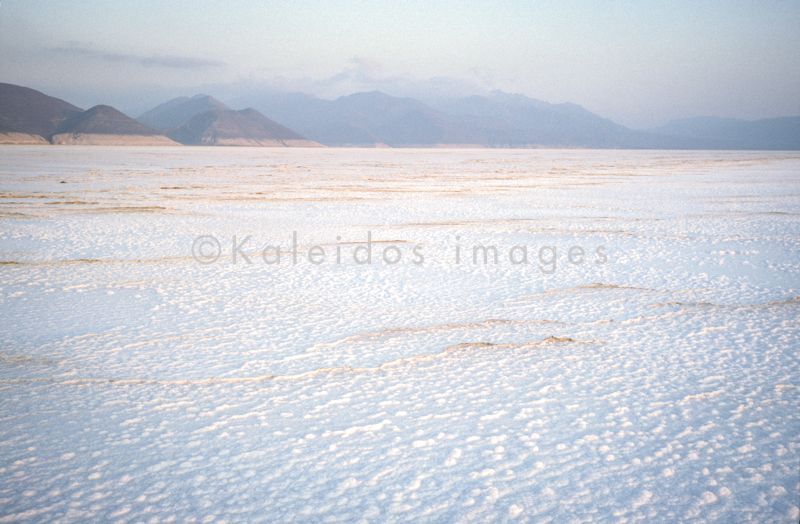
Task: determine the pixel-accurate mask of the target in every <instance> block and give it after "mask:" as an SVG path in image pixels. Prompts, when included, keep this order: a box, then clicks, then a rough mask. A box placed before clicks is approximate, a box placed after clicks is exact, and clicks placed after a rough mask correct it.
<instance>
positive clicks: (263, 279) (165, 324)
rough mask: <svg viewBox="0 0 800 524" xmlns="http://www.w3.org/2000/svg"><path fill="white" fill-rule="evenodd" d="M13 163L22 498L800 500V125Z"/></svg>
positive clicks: (0, 212) (53, 152)
mask: <svg viewBox="0 0 800 524" xmlns="http://www.w3.org/2000/svg"><path fill="white" fill-rule="evenodd" d="M62 181H63V182H64V183H62ZM0 190H1V194H0V196H2V198H0V260H1V261H3V263H2V264H0V314H2V317H1V318H0V344H1V347H0V398H1V399H2V404H0V522H91V521H96V522H410V521H413V522H506V521H513V522H537V523H538V522H554V523H562V522H581V523H583V522H620V523H622V522H697V523H699V522H720V523H735V522H762V523H763V522H797V521H798V518H800V509H798V507H799V506H800V500H798V499H800V409H798V406H800V391H799V388H800V378H799V377H800V298H799V297H800V243H799V242H798V240H800V155H798V154H797V153H785V152H669V151H666V152H665V151H576V150H561V151H560V150H364V149H326V150H312V149H308V150H306V149H255V148H243V149H235V148H163V149H161V148H105V147H88V148H82V147H69V148H67V147H64V148H61V147H52V146H50V147H46V146H45V147H37V146H27V147H15V146H7V147H3V148H2V150H0ZM294 232H296V234H297V241H298V248H297V262H296V264H295V263H293V253H292V251H293V246H292V241H293V233H294ZM201 235H211V236H213V237H215V239H216V240H218V241H219V244H220V247H221V256H220V258H219V259H218V260H216V261H215V262H214V263H208V264H201V263H200V262H198V261H197V260H196V259H195V258H193V256H192V245H193V242H194V241H195V239H196V238H198V237H199V236H201ZM368 235H370V236H371V239H372V241H373V243H372V245H371V247H372V263H371V264H357V263H356V262H355V261H354V259H353V257H352V253H353V250H355V249H356V248H357V247H358V246H359V245H361V244H364V243H366V241H367V238H368ZM234 236H236V238H237V245H239V244H241V243H242V241H243V240H244V239H245V238H247V237H248V236H249V237H250V239H249V240H248V241H247V242H245V244H244V246H243V247H242V248H241V250H239V251H237V250H235V249H234V248H233V247H232V242H233V237H234ZM337 237H340V239H339V238H337ZM268 245H272V246H280V248H281V251H282V253H281V262H280V264H273V265H269V264H266V263H265V262H264V260H263V259H262V251H263V250H264V248H265V247H266V246H268ZM315 245H318V246H321V248H320V249H321V250H324V252H325V255H324V260H322V259H321V257H320V255H314V256H312V258H315V260H316V261H320V262H321V263H320V264H318V265H316V264H312V263H311V262H310V261H309V259H308V251H309V249H311V248H312V246H315ZM475 245H483V246H495V247H496V248H497V250H498V263H497V264H496V265H495V264H494V263H493V260H491V258H492V252H491V251H489V252H488V254H489V258H490V260H489V263H488V264H484V263H483V259H482V255H480V257H479V260H478V264H473V259H472V255H473V246H475ZM389 246H395V248H396V249H389V250H388V251H387V256H388V259H389V260H393V259H394V258H395V257H396V256H397V254H400V255H401V258H400V261H399V262H398V263H396V264H387V263H386V262H385V261H384V260H383V256H382V254H383V252H384V250H385V249H387V248H389ZM416 246H419V247H416ZM457 246H460V247H458V248H457ZM514 246H519V248H518V249H517V250H516V251H515V253H514V254H515V255H516V260H517V261H520V259H521V257H522V254H523V251H522V248H523V247H525V248H527V251H528V253H527V254H528V261H527V262H528V263H527V264H518V265H515V264H513V263H512V262H511V261H509V251H511V250H512V248H514ZM548 246H549V247H548ZM573 246H580V248H581V249H582V250H583V253H584V256H583V257H580V256H577V253H578V251H573V259H574V260H575V261H578V260H583V262H582V263H580V264H577V263H572V262H570V260H569V251H570V248H572V247H573ZM195 247H197V244H196V245H195ZM212 247H213V246H210V245H206V246H204V247H203V249H204V250H203V251H202V253H200V255H208V254H212V253H213V251H212ZM415 247H416V249H417V253H418V254H419V255H418V256H415V252H414V249H415ZM542 247H545V249H544V250H542V251H541V254H542V257H543V260H545V261H548V262H549V260H550V257H551V255H552V252H553V249H552V248H553V247H555V253H556V263H555V267H553V265H552V263H542V262H541V261H540V260H539V255H540V249H541V248H542ZM337 248H338V249H339V251H340V252H341V262H340V263H337V261H336V253H337ZM457 249H459V252H460V256H461V263H460V264H457V263H456V259H455V257H456V250H457ZM598 249H599V251H598ZM234 251H237V259H236V263H233V260H232V253H233V252H234ZM317 252H318V253H321V251H319V250H318V251H317ZM359 254H360V255H361V260H364V257H365V255H366V249H365V248H362V249H361V250H360V252H359ZM419 256H421V258H422V259H423V261H422V262H421V263H420V264H415V263H414V261H415V260H416V261H419V258H420V257H419ZM198 258H200V259H201V260H202V258H201V257H200V256H198ZM245 258H248V259H249V260H250V262H251V263H250V264H248V263H247V260H245ZM266 259H267V261H274V260H275V254H274V251H273V248H270V250H268V253H267V257H266ZM203 261H206V262H207V261H208V260H203ZM598 262H604V263H598ZM543 270H544V271H543Z"/></svg>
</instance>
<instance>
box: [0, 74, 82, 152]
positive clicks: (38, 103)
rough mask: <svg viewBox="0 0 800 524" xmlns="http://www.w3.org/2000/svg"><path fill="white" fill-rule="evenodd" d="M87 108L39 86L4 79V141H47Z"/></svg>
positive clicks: (0, 132) (0, 124)
mask: <svg viewBox="0 0 800 524" xmlns="http://www.w3.org/2000/svg"><path fill="white" fill-rule="evenodd" d="M82 112H83V109H81V108H79V107H75V106H74V105H72V104H70V103H67V102H65V101H63V100H60V99H58V98H54V97H52V96H47V95H45V94H44V93H40V92H39V91H36V90H35V89H30V88H27V87H22V86H16V85H13V84H3V83H0V143H46V140H45V138H46V137H49V136H50V135H52V134H53V133H55V132H56V129H57V128H58V126H59V125H60V124H61V123H62V122H63V121H64V120H67V119H68V118H70V117H72V116H75V115H78V114H80V113H82Z"/></svg>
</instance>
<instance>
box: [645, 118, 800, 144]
mask: <svg viewBox="0 0 800 524" xmlns="http://www.w3.org/2000/svg"><path fill="white" fill-rule="evenodd" d="M648 131H649V132H652V133H658V134H662V135H670V136H679V137H684V138H699V139H708V138H713V139H717V140H724V141H727V142H730V143H732V144H734V145H735V146H737V147H738V148H740V149H789V150H797V149H800V116H795V117H782V118H766V119H762V120H741V119H738V118H718V117H696V118H681V119H678V120H673V121H671V122H669V123H667V124H666V125H663V126H661V127H657V128H654V129H650V130H648Z"/></svg>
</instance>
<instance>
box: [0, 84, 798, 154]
mask: <svg viewBox="0 0 800 524" xmlns="http://www.w3.org/2000/svg"><path fill="white" fill-rule="evenodd" d="M0 102H2V103H1V104H0V143H17V144H21V143H47V142H50V143H103V144H111V143H114V142H115V140H116V141H117V142H120V143H124V144H133V143H134V142H135V143H137V144H147V143H148V137H150V138H152V139H153V140H155V141H157V142H159V143H162V144H165V143H173V142H172V141H171V140H169V139H168V138H166V137H167V136H169V137H170V138H172V139H173V140H176V141H177V142H180V143H182V144H185V145H243V146H244V145H249V146H279V147H286V146H293V147H294V146H321V145H326V146H366V147H376V146H384V145H388V146H392V147H437V146H450V147H457V146H468V147H500V148H504V147H509V148H526V147H555V148H596V149H605V148H620V149H767V150H768V149H772V150H779V149H786V150H800V117H785V118H774V119H764V120H757V121H746V120H737V119H722V118H693V119H681V120H675V121H673V122H670V123H668V124H667V125H665V126H661V127H659V128H655V129H649V130H633V129H629V128H627V127H625V126H622V125H620V124H617V123H615V122H612V121H611V120H608V119H606V118H602V117H600V116H598V115H596V114H594V113H592V112H590V111H588V110H586V109H585V108H583V107H581V106H579V105H576V104H571V103H563V104H550V103H547V102H543V101H541V100H536V99H533V98H529V97H527V96H524V95H521V94H509V93H503V92H501V91H494V92H492V93H491V94H489V95H488V96H477V95H475V96H468V97H462V98H451V99H438V100H431V101H428V102H427V103H426V102H423V101H420V100H417V99H413V98H399V97H393V96H390V95H387V94H384V93H381V92H379V91H372V92H365V93H355V94H352V95H348V96H343V97H340V98H337V99H336V100H324V99H319V98H315V97H313V96H310V95H306V94H302V93H282V94H276V93H268V92H264V93H258V94H255V95H251V96H249V97H240V98H239V99H236V105H239V106H240V107H241V106H242V105H246V106H250V107H249V108H248V109H244V110H240V111H236V110H233V109H230V108H229V107H228V106H227V105H226V104H224V103H223V102H221V101H219V100H217V99H215V98H213V97H211V96H209V95H195V96H193V97H179V98H175V99H172V100H169V101H167V102H165V103H162V104H160V105H158V106H156V107H154V108H153V109H151V110H149V111H147V112H145V113H143V114H142V115H140V116H139V117H138V119H137V120H134V119H131V118H129V117H127V116H126V115H123V114H122V113H120V112H119V111H117V110H116V109H114V108H112V107H110V106H95V107H93V108H91V109H90V110H88V111H85V112H84V111H83V110H81V109H80V108H77V107H75V106H73V105H71V104H69V103H67V102H64V101H63V100H59V99H57V98H53V97H49V96H47V95H45V94H43V93H40V92H38V91H35V90H33V89H29V88H25V87H20V86H14V85H11V84H0ZM254 108H255V109H254ZM265 114H267V115H270V117H271V118H268V117H266V116H264V115H265ZM112 136H115V137H117V139H111V138H110V137H112ZM134 136H136V137H139V138H137V139H136V140H133V139H132V138H131V137H134ZM54 137H58V140H54ZM125 137H127V138H125Z"/></svg>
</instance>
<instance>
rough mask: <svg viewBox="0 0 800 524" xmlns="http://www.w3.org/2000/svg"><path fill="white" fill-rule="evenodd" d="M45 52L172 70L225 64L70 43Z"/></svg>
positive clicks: (218, 66)
mask: <svg viewBox="0 0 800 524" xmlns="http://www.w3.org/2000/svg"><path fill="white" fill-rule="evenodd" d="M45 52H47V53H54V54H59V55H62V56H71V57H76V58H81V59H87V58H88V59H94V60H100V61H106V62H117V63H128V64H138V65H140V66H144V67H164V68H172V69H208V68H222V67H225V66H226V65H227V64H225V63H224V62H220V61H218V60H210V59H206V58H196V57H191V56H169V55H167V56H164V55H150V56H138V55H133V54H127V53H114V52H108V51H101V50H99V49H95V48H93V47H92V46H89V45H86V44H84V43H81V42H71V43H70V45H67V46H59V47H48V48H45Z"/></svg>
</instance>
